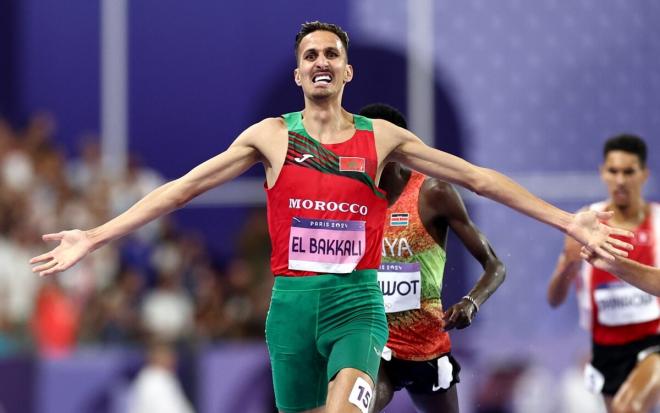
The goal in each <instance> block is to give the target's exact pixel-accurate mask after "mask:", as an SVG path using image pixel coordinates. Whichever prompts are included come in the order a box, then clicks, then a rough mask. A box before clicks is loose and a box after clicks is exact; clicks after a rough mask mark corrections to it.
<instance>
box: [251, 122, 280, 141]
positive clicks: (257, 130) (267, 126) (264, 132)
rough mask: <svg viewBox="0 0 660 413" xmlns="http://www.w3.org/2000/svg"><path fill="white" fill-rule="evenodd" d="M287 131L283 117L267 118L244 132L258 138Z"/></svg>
mask: <svg viewBox="0 0 660 413" xmlns="http://www.w3.org/2000/svg"><path fill="white" fill-rule="evenodd" d="M280 131H286V124H285V123H284V119H282V118H266V119H264V120H262V121H260V122H257V123H255V124H253V125H252V126H250V127H249V128H247V129H246V130H245V132H244V134H246V135H248V136H251V137H253V138H256V139H263V138H266V137H268V136H272V134H274V133H277V132H280Z"/></svg>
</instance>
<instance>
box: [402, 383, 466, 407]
mask: <svg viewBox="0 0 660 413" xmlns="http://www.w3.org/2000/svg"><path fill="white" fill-rule="evenodd" d="M410 398H411V399H412V401H413V403H414V404H415V407H416V408H417V411H418V412H419V413H458V392H457V391H456V386H455V385H454V386H451V387H450V388H449V389H448V390H447V391H445V392H437V393H433V394H413V393H410Z"/></svg>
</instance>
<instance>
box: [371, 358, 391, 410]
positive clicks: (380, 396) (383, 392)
mask: <svg viewBox="0 0 660 413" xmlns="http://www.w3.org/2000/svg"><path fill="white" fill-rule="evenodd" d="M383 364H384V362H383V361H382V360H381V363H380V368H379V369H378V383H376V394H375V395H374V400H373V401H372V402H371V406H370V407H369V412H370V413H378V412H380V411H381V410H383V409H384V408H385V406H387V405H388V404H390V402H391V401H392V398H393V397H394V388H393V386H392V381H391V380H390V377H389V376H388V375H387V371H386V370H385V368H384V365H383Z"/></svg>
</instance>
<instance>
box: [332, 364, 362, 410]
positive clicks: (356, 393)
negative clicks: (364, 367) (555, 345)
mask: <svg viewBox="0 0 660 413" xmlns="http://www.w3.org/2000/svg"><path fill="white" fill-rule="evenodd" d="M373 388H374V382H373V381H372V380H371V377H369V375H368V374H367V373H364V372H362V371H360V370H357V369H353V368H344V369H341V370H340V371H339V373H337V375H336V376H335V378H334V379H333V380H332V381H331V382H330V384H328V398H327V399H326V402H325V410H324V413H366V412H367V411H368V409H369V405H370V404H371V402H372V401H373V397H374V391H373Z"/></svg>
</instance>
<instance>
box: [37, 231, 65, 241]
mask: <svg viewBox="0 0 660 413" xmlns="http://www.w3.org/2000/svg"><path fill="white" fill-rule="evenodd" d="M62 238H64V232H58V233H56V234H45V235H42V236H41V239H43V240H44V241H59V240H61V239H62Z"/></svg>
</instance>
